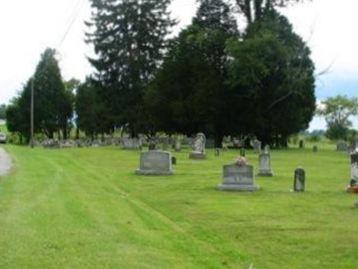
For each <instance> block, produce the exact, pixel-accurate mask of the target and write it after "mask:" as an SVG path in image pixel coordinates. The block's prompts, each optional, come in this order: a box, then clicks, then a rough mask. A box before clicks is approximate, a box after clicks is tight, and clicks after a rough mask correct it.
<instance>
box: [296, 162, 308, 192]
mask: <svg viewBox="0 0 358 269" xmlns="http://www.w3.org/2000/svg"><path fill="white" fill-rule="evenodd" d="M305 183H306V172H305V170H304V169H303V168H297V169H296V170H295V179H294V183H293V189H294V191H295V192H304V191H305Z"/></svg>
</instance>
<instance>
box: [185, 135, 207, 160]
mask: <svg viewBox="0 0 358 269" xmlns="http://www.w3.org/2000/svg"><path fill="white" fill-rule="evenodd" d="M205 143H206V137H205V135H204V134H203V133H199V134H197V135H196V137H195V139H194V141H193V150H192V152H191V153H190V156H189V158H190V159H194V160H202V159H205V158H206V154H205Z"/></svg>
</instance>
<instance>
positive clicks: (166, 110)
mask: <svg viewBox="0 0 358 269" xmlns="http://www.w3.org/2000/svg"><path fill="white" fill-rule="evenodd" d="M200 2H201V5H200V7H199V10H198V13H197V16H196V17H195V18H194V20H193V24H192V25H191V26H189V27H188V28H187V29H185V30H184V31H182V32H181V33H180V35H179V37H178V38H176V39H175V40H174V41H173V43H172V46H171V48H170V49H169V52H168V54H167V56H166V58H165V61H164V64H163V67H162V68H161V70H160V72H159V73H158V74H157V76H156V79H155V80H154V82H153V83H152V84H151V87H150V89H149V91H148V93H147V95H146V104H147V107H148V110H149V111H150V114H151V115H152V116H153V121H154V123H153V125H155V126H156V127H157V128H158V131H165V132H169V133H175V132H181V133H184V134H187V135H191V134H193V133H196V132H198V131H203V132H205V133H206V134H208V135H210V136H213V137H214V138H215V141H216V145H217V146H218V147H220V146H221V141H222V138H223V136H224V134H226V133H228V132H229V128H230V122H228V121H227V118H225V117H226V113H227V111H228V107H227V102H229V101H230V93H229V91H228V90H229V89H228V87H227V85H226V84H225V81H226V79H227V68H226V66H227V61H228V57H227V55H226V52H225V49H226V42H227V40H228V39H229V38H232V37H237V25H236V21H235V20H234V19H233V17H232V15H231V9H230V6H228V5H227V4H226V3H225V2H224V1H222V0H203V1H200ZM223 119H225V120H223Z"/></svg>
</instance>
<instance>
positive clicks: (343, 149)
mask: <svg viewBox="0 0 358 269" xmlns="http://www.w3.org/2000/svg"><path fill="white" fill-rule="evenodd" d="M336 146H337V151H341V152H347V151H348V144H347V142H344V141H338V142H337V145H336Z"/></svg>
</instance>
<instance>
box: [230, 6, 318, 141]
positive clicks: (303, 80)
mask: <svg viewBox="0 0 358 269" xmlns="http://www.w3.org/2000/svg"><path fill="white" fill-rule="evenodd" d="M228 51H229V53H230V56H231V58H232V59H233V60H232V62H231V63H230V77H229V82H230V84H231V86H232V89H233V90H234V91H235V93H236V94H237V100H239V102H238V104H239V107H240V110H241V111H245V114H246V115H245V117H244V118H242V120H241V123H240V124H239V125H240V126H242V127H243V129H241V130H240V133H243V134H252V135H256V136H258V138H259V139H260V140H261V141H263V142H264V143H265V144H276V145H277V146H286V145H287V138H288V136H290V135H292V134H295V133H297V132H299V131H302V130H305V129H307V128H308V124H309V122H310V121H311V120H312V118H313V115H314V111H315V103H316V98H315V93H314V90H315V78H314V64H313V62H312V60H311V59H310V50H309V48H308V47H307V45H306V44H305V43H304V42H303V41H302V39H301V38H300V37H299V36H298V35H296V34H295V33H294V32H293V30H292V26H291V25H290V24H289V22H288V20H287V19H286V18H285V17H284V16H281V15H279V14H278V13H277V12H276V11H274V10H271V11H268V12H266V14H265V15H264V16H263V17H262V19H261V20H259V21H256V22H255V23H253V24H252V25H250V27H249V28H248V30H247V35H246V37H245V39H244V41H243V42H239V41H236V40H235V41H232V42H231V43H230V45H229V49H228ZM239 113H240V111H237V114H239Z"/></svg>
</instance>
